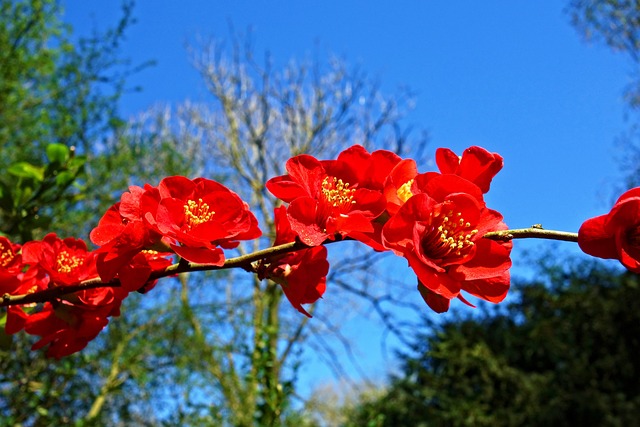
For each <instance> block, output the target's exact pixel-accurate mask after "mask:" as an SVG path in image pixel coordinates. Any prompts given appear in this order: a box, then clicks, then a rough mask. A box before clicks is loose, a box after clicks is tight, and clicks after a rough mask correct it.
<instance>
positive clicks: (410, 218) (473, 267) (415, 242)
mask: <svg viewBox="0 0 640 427" xmlns="http://www.w3.org/2000/svg"><path fill="white" fill-rule="evenodd" d="M440 181H441V184H443V183H444V182H446V181H448V179H444V180H440ZM453 182H454V183H455V182H456V180H454V181H453ZM430 184H432V185H433V184H434V183H433V182H430ZM430 190H431V191H432V192H433V193H434V195H435V196H436V197H432V195H431V194H427V193H420V194H416V195H414V196H413V197H411V198H410V199H408V200H407V201H406V203H405V204H404V205H403V206H402V207H401V208H400V210H399V211H398V213H397V214H396V215H395V216H393V217H391V219H390V220H389V221H388V222H387V223H386V224H385V226H384V228H383V231H382V236H383V242H384V244H385V246H386V247H388V248H390V249H393V250H394V251H395V252H396V253H398V254H399V255H402V256H404V257H405V258H406V259H407V260H408V262H409V265H410V266H411V268H412V269H413V270H414V272H415V273H416V275H417V276H418V280H419V288H420V291H421V292H420V293H421V294H422V295H423V297H424V298H425V301H426V302H427V304H429V306H430V307H431V308H432V309H433V310H435V311H437V312H444V311H446V310H447V309H448V308H449V301H450V300H451V299H453V298H459V299H461V300H462V301H463V302H465V303H467V304H468V302H467V301H466V300H465V299H464V298H463V297H462V296H461V295H460V291H461V290H464V291H466V292H468V293H470V294H472V295H474V296H476V297H478V298H481V299H484V300H487V301H491V302H499V301H501V300H502V299H504V297H505V296H506V294H507V291H508V290H509V272H508V269H509V267H510V266H511V260H510V259H509V254H510V251H511V243H510V242H507V243H504V242H496V241H493V240H489V239H483V238H482V236H483V235H484V234H485V233H487V232H489V231H494V230H502V229H506V225H505V224H504V223H503V222H502V216H501V215H500V214H499V213H498V212H495V211H493V210H490V209H487V208H486V207H485V206H484V202H482V201H481V200H478V198H477V196H474V195H469V194H465V193H461V192H458V193H449V194H445V193H446V191H445V190H442V189H440V191H436V190H438V188H436V187H434V188H430Z"/></svg>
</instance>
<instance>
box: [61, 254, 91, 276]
mask: <svg viewBox="0 0 640 427" xmlns="http://www.w3.org/2000/svg"><path fill="white" fill-rule="evenodd" d="M82 264H84V260H83V259H82V258H79V257H77V256H75V255H70V254H69V252H67V251H64V250H63V251H61V252H60V253H58V257H57V258H56V267H57V269H58V272H59V273H70V272H71V270H73V269H74V268H77V267H80V266H81V265H82Z"/></svg>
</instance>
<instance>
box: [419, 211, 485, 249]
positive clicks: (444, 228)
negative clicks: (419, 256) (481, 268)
mask: <svg viewBox="0 0 640 427" xmlns="http://www.w3.org/2000/svg"><path fill="white" fill-rule="evenodd" d="M429 217H430V221H429V222H430V224H429V226H430V229H429V230H428V231H427V233H426V234H425V236H424V237H423V239H422V249H423V251H424V253H425V255H427V256H428V257H429V258H433V259H443V258H446V257H462V256H464V255H466V254H467V252H468V251H469V250H470V249H471V248H472V247H473V246H474V245H475V243H473V242H472V241H471V239H472V238H473V236H475V235H476V234H477V233H478V230H477V229H472V227H471V224H470V223H469V222H468V221H465V219H464V218H463V217H462V213H461V212H456V213H454V212H453V211H451V210H450V211H448V212H447V214H446V215H444V214H443V213H442V212H432V213H431V214H430V215H429Z"/></svg>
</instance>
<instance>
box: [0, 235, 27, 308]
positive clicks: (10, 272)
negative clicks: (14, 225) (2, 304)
mask: <svg viewBox="0 0 640 427" xmlns="http://www.w3.org/2000/svg"><path fill="white" fill-rule="evenodd" d="M19 251H20V245H18V244H15V243H12V242H11V241H9V239H7V238H6V237H2V236H0V295H2V294H5V293H8V294H11V293H13V292H15V290H16V289H17V288H18V287H19V286H20V283H21V280H20V278H19V277H18V275H19V274H20V273H21V272H22V267H23V266H22V256H21V255H20V254H19V253H18V252H19Z"/></svg>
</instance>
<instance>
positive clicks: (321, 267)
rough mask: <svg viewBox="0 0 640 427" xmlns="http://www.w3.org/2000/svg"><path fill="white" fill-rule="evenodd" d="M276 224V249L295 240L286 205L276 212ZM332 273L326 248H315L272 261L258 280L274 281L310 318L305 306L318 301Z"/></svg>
mask: <svg viewBox="0 0 640 427" xmlns="http://www.w3.org/2000/svg"><path fill="white" fill-rule="evenodd" d="M274 214H275V223H276V241H275V242H274V246H278V245H282V244H284V243H289V242H293V241H294V240H295V238H296V234H295V232H294V231H293V230H292V229H291V225H290V224H289V220H288V218H287V214H286V209H285V207H284V206H281V207H279V208H276V209H275V210H274ZM328 272H329V263H328V262H327V249H326V248H325V247H324V246H316V247H313V248H309V249H303V250H300V251H296V252H291V253H288V254H285V255H282V256H280V257H277V258H274V259H271V260H269V261H268V264H266V263H262V264H261V265H260V266H259V267H258V277H259V278H260V280H262V279H271V280H273V281H274V282H276V283H278V284H279V285H280V286H282V290H283V291H284V294H285V296H286V297H287V299H288V300H289V302H290V303H291V305H293V306H294V307H295V308H296V309H297V310H298V311H299V312H300V313H302V314H304V315H306V316H309V317H311V315H310V314H309V313H308V312H307V311H306V310H305V309H304V308H303V307H302V304H311V303H314V302H316V301H317V300H318V299H319V298H320V297H322V294H324V291H325V289H326V276H327V273H328Z"/></svg>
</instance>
